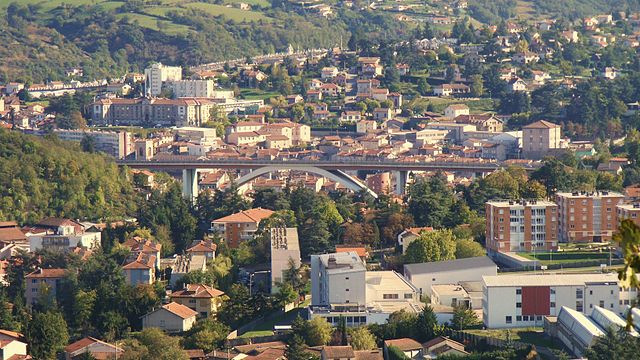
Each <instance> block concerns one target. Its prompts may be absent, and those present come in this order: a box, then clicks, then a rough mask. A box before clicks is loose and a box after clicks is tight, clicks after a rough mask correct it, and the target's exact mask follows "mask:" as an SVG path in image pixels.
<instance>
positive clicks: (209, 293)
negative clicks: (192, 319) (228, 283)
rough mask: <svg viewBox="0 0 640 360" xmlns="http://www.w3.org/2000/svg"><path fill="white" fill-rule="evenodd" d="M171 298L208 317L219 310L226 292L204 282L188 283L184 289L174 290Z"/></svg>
mask: <svg viewBox="0 0 640 360" xmlns="http://www.w3.org/2000/svg"><path fill="white" fill-rule="evenodd" d="M169 298H170V299H171V301H173V302H175V303H178V304H182V305H184V306H186V307H188V308H189V309H191V310H194V311H196V312H197V313H198V315H199V316H200V317H203V318H207V317H209V316H211V315H214V314H216V313H217V312H218V309H219V308H220V306H221V305H222V302H223V301H224V292H222V291H220V290H218V289H215V288H212V287H211V286H208V285H204V284H186V285H185V286H184V288H183V289H181V290H177V291H174V292H172V293H171V295H169Z"/></svg>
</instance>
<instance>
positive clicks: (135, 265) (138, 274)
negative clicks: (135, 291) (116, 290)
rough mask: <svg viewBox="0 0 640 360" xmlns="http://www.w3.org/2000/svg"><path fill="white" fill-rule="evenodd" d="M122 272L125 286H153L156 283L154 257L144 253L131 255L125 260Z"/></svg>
mask: <svg viewBox="0 0 640 360" xmlns="http://www.w3.org/2000/svg"><path fill="white" fill-rule="evenodd" d="M122 271H123V272H124V276H125V278H126V280H127V284H129V285H131V286H136V285H138V284H153V283H154V282H155V281H156V257H155V255H151V254H148V253H144V252H139V253H132V254H131V255H129V257H127V259H126V260H125V263H124V265H123V266H122Z"/></svg>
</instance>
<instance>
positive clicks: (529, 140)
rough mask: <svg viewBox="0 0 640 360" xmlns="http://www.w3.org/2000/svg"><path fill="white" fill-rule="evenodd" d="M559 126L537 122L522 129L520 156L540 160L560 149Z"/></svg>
mask: <svg viewBox="0 0 640 360" xmlns="http://www.w3.org/2000/svg"><path fill="white" fill-rule="evenodd" d="M560 140H561V133H560V125H557V124H554V123H551V122H548V121H545V120H539V121H536V122H534V123H532V124H529V125H525V126H524V127H523V128H522V155H523V156H524V158H526V159H541V158H543V157H544V156H547V155H548V154H549V152H550V151H553V150H556V149H559V148H560V146H561V145H560Z"/></svg>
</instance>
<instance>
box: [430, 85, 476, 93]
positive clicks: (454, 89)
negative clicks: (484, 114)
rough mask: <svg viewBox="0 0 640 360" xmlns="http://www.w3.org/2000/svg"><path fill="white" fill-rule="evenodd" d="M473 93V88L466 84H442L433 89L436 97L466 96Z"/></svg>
mask: <svg viewBox="0 0 640 360" xmlns="http://www.w3.org/2000/svg"><path fill="white" fill-rule="evenodd" d="M470 92H471V88H470V87H469V86H467V85H465V84H442V85H437V86H436V87H434V88H433V94H434V95H435V96H454V95H465V94H469V93H470Z"/></svg>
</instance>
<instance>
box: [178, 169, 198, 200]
mask: <svg viewBox="0 0 640 360" xmlns="http://www.w3.org/2000/svg"><path fill="white" fill-rule="evenodd" d="M182 196H184V198H185V199H187V200H191V201H193V202H195V201H196V198H197V197H198V169H184V170H182Z"/></svg>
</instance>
